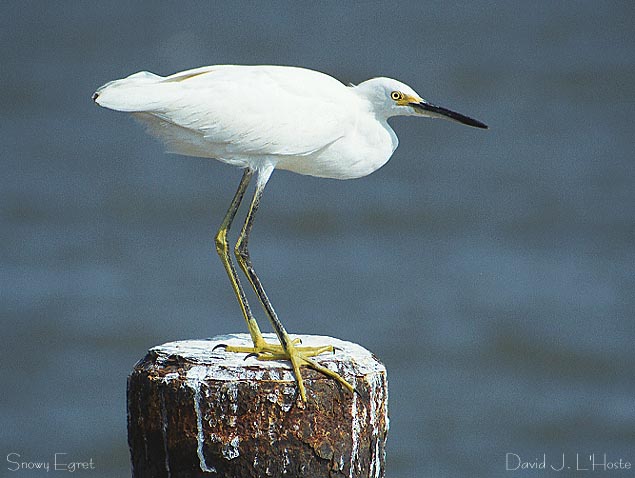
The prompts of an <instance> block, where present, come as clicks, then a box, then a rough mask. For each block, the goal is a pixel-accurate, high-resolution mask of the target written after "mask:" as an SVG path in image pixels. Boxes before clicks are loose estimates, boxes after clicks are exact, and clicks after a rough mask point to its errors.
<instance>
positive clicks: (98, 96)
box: [93, 71, 165, 113]
mask: <svg viewBox="0 0 635 478" xmlns="http://www.w3.org/2000/svg"><path fill="white" fill-rule="evenodd" d="M163 79H164V78H163V77H162V76H159V75H155V74H154V73H150V72H149V71H140V72H139V73H135V74H134V75H130V76H128V77H127V78H122V79H121V80H114V81H111V82H108V83H106V84H105V85H103V86H102V87H100V88H99V89H98V90H97V91H96V92H95V94H94V95H93V100H94V101H95V103H97V104H98V105H99V106H103V107H105V108H109V109H111V110H116V111H125V112H134V113H138V112H147V111H153V110H155V109H156V108H157V107H160V102H159V101H157V99H156V98H157V95H156V94H155V91H154V89H153V88H151V87H150V86H152V85H159V84H160V82H161V81H162V80H163ZM164 101H165V95H161V103H163V102H164Z"/></svg>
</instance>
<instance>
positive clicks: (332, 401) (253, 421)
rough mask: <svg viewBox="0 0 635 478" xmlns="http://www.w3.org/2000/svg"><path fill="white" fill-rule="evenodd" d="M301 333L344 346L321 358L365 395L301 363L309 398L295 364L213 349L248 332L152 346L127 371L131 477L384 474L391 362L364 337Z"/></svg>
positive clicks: (313, 341)
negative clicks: (360, 341) (300, 388)
mask: <svg viewBox="0 0 635 478" xmlns="http://www.w3.org/2000/svg"><path fill="white" fill-rule="evenodd" d="M266 335H267V334H266ZM266 338H267V339H268V340H269V341H274V340H275V338H274V337H272V336H268V337H266ZM300 338H301V339H302V342H303V345H324V344H327V343H330V344H333V345H334V346H335V347H337V351H336V353H335V354H322V355H320V356H319V357H317V360H318V361H319V362H320V363H321V364H322V365H324V366H326V367H329V368H331V369H333V370H335V371H337V372H338V373H339V374H340V375H341V376H342V377H344V378H345V379H347V380H349V381H350V383H353V384H354V385H355V388H356V391H357V393H351V392H349V391H348V390H346V389H345V388H343V387H342V386H341V385H340V384H339V383H337V382H336V381H334V380H333V379H330V378H328V377H325V376H323V375H322V374H320V373H318V372H316V371H314V370H311V369H308V368H306V367H303V368H302V375H303V377H304V379H305V385H306V387H307V402H306V403H304V402H302V401H301V400H300V397H299V394H298V392H297V387H296V384H295V380H294V376H293V373H292V370H291V367H290V365H289V364H288V363H287V362H285V361H266V362H265V361H258V360H257V359H255V358H247V360H245V355H244V354H233V353H227V352H224V351H223V350H221V349H219V350H216V351H214V352H212V349H213V348H214V347H215V346H216V345H218V344H221V343H224V344H235V345H239V344H241V345H248V344H249V343H250V339H249V336H248V335H247V334H237V335H228V336H220V337H215V338H213V339H210V340H190V341H182V342H171V343H167V344H164V345H161V346H158V347H154V348H152V349H151V350H150V351H149V352H148V354H147V355H146V357H145V358H144V359H142V360H141V361H140V362H139V363H137V364H136V366H135V368H134V370H133V371H132V373H131V375H130V377H129V379H128V441H129V445H130V452H131V458H132V467H133V477H134V478H146V477H152V478H159V477H175V478H176V477H179V478H188V477H208V478H209V477H235V478H248V477H249V478H251V477H269V476H272V477H299V476H302V477H306V478H311V477H320V478H324V477H349V478H352V477H355V478H360V477H373V478H376V477H377V478H378V477H383V476H384V464H385V443H386V434H387V432H388V416H387V400H388V393H387V382H386V370H385V368H384V366H383V365H382V364H381V363H380V362H379V361H378V360H377V359H376V358H375V357H374V356H373V355H372V354H371V353H370V352H368V351H367V350H365V349H364V348H362V347H360V346H359V345H356V344H353V343H350V342H344V341H340V340H337V339H333V338H331V337H318V336H300Z"/></svg>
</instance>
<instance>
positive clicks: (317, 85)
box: [96, 65, 356, 159]
mask: <svg viewBox="0 0 635 478" xmlns="http://www.w3.org/2000/svg"><path fill="white" fill-rule="evenodd" d="M96 101H97V102H98V103H99V104H101V105H102V106H106V107H108V108H112V109H117V110H120V111H129V112H134V113H138V114H137V115H136V116H138V117H139V118H140V119H141V120H142V121H145V122H147V123H149V124H150V126H151V131H152V132H153V133H154V134H156V135H157V136H159V137H161V138H163V139H164V140H165V141H166V142H167V143H168V144H169V146H170V148H171V149H172V150H173V151H175V152H181V153H183V154H192V155H196V156H214V157H218V158H219V159H222V158H223V157H225V158H232V157H244V156H280V155H284V156H301V155H308V154H311V153H313V152H315V151H319V150H320V149H322V148H325V147H327V146H328V145H329V144H331V143H333V142H335V141H337V139H339V138H340V137H342V136H343V135H345V134H346V132H347V129H348V128H351V127H354V123H355V121H354V113H353V111H355V108H351V101H356V97H355V96H354V95H352V94H351V92H350V90H349V88H347V87H345V86H344V85H342V84H341V83H340V82H338V81H337V80H335V79H334V78H332V77H330V76H328V75H324V74H322V73H318V72H314V71H310V70H305V69H300V68H292V67H274V66H260V67H249V66H227V65H223V66H216V67H214V66H212V67H204V68H198V69H195V70H188V71H185V72H182V73H177V74H176V75H172V76H168V77H165V78H164V77H158V76H156V75H153V74H151V73H147V72H142V73H137V74H135V75H132V76H131V77H128V78H124V79H123V80H117V81H115V82H111V83H109V84H107V85H104V87H102V88H101V89H100V90H98V91H97V99H96Z"/></svg>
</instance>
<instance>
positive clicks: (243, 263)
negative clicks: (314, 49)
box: [93, 65, 486, 400]
mask: <svg viewBox="0 0 635 478" xmlns="http://www.w3.org/2000/svg"><path fill="white" fill-rule="evenodd" d="M93 99H94V100H95V102H96V103H97V104H99V105H101V106H104V107H106V108H110V109H113V110H117V111H124V112H128V113H132V114H133V115H134V116H135V117H136V118H137V119H138V120H140V121H141V122H142V123H145V124H146V125H147V126H148V129H149V131H150V132H151V133H152V134H154V135H155V136H157V137H159V138H161V139H162V140H163V141H164V142H165V143H166V145H167V147H168V149H169V150H170V151H172V152H174V153H179V154H184V155H189V156H201V157H205V158H215V159H218V160H220V161H223V162H226V163H229V164H232V165H235V166H239V167H241V168H244V170H245V171H244V173H243V179H242V180H241V182H240V185H239V188H238V191H237V193H236V195H235V197H234V200H233V201H232V204H231V206H230V208H229V210H228V211H227V214H226V215H225V219H224V220H223V223H222V225H221V228H220V230H219V231H218V233H217V235H216V248H217V251H218V253H219V255H220V257H221V260H222V261H223V265H224V266H225V269H226V271H227V274H228V276H229V279H230V281H231V283H232V287H233V289H234V292H235V294H236V297H237V299H238V301H239V303H240V305H241V310H242V313H243V316H244V318H245V320H246V321H247V325H248V328H249V332H250V334H251V337H252V339H253V342H254V347H253V348H252V347H249V348H244V347H233V346H231V347H230V346H227V347H226V349H227V350H228V351H231V352H244V353H250V354H255V355H256V356H257V357H258V358H260V359H264V360H270V359H278V358H282V357H286V358H288V359H289V360H290V361H291V363H292V365H293V368H294V371H295V375H296V378H297V380H298V387H299V390H300V394H301V396H302V399H304V400H306V393H305V389H304V386H303V383H302V376H301V374H300V371H299V367H300V366H301V365H308V366H310V367H312V368H314V369H316V370H319V371H320V372H322V373H324V374H326V375H328V376H330V377H333V378H335V379H337V380H338V381H339V382H340V383H341V384H342V385H344V386H345V387H347V388H349V389H351V390H352V386H351V385H350V384H349V383H347V382H346V381H345V380H344V379H343V378H341V377H340V376H339V375H338V374H337V373H335V372H333V371H331V370H329V369H327V368H325V367H323V366H321V365H320V364H318V363H317V362H315V361H314V360H312V359H311V357H313V356H315V355H318V354H320V353H322V352H324V351H333V348H332V347H331V346H325V347H300V346H298V345H296V343H295V342H294V341H292V340H291V339H290V338H289V336H288V334H287V332H286V330H285V329H284V327H283V326H282V323H281V322H280V320H279V319H278V317H277V315H276V313H275V311H274V309H273V306H272V305H271V303H270V302H269V299H268V298H267V295H266V294H265V291H264V288H263V287H262V284H261V283H260V280H259V279H258V277H257V276H256V273H255V271H254V269H253V266H252V265H251V259H250V258H249V252H248V250H247V242H248V238H249V232H250V230H251V225H252V222H253V216H254V214H255V212H256V210H257V208H258V205H259V202H260V198H261V195H262V192H263V190H264V187H265V185H266V183H267V181H268V179H269V177H270V175H271V173H272V171H273V170H274V169H275V168H279V169H286V170H289V171H294V172H296V173H300V174H306V175H311V176H319V177H326V178H336V179H351V178H358V177H362V176H365V175H367V174H370V173H372V172H373V171H375V170H377V169H378V168H380V167H381V166H383V165H384V164H385V163H386V162H387V161H388V160H389V159H390V157H391V156H392V153H393V152H394V151H395V148H396V147H397V144H398V140H397V135H395V132H394V131H393V130H392V128H391V127H390V126H389V125H388V122H387V120H388V119H389V118H390V117H392V116H397V115H403V116H414V115H419V116H430V117H441V118H445V119H451V120H454V121H458V122H460V123H464V124H467V125H470V126H475V127H479V128H486V126H485V125H484V124H483V123H481V122H479V121H476V120H474V119H472V118H469V117H467V116H464V115H461V114H459V113H456V112H454V111H451V110H448V109H445V108H441V107H438V106H434V105H432V104H430V103H428V102H426V101H425V100H423V99H422V98H421V97H420V96H419V95H418V94H417V93H416V92H415V91H414V90H413V89H412V88H410V87H409V86H407V85H405V84H403V83H401V82H399V81H397V80H393V79H390V78H373V79H371V80H367V81H365V82H363V83H360V84H359V85H357V86H345V85H343V84H342V83H340V82H339V81H338V80H336V79H334V78H332V77H330V76H328V75H325V74H323V73H319V72H317V71H312V70H307V69H303V68H295V67H285V66H236V65H218V66H207V67H202V68H196V69H193V70H188V71H184V72H181V73H176V74H174V75H171V76H167V77H162V76H158V75H155V74H153V73H149V72H146V71H142V72H140V73H135V74H134V75H131V76H129V77H127V78H123V79H121V80H115V81H111V82H110V83H106V84H105V85H104V86H102V87H101V88H99V89H98V90H97V91H96V92H95V94H94V96H93ZM254 173H257V184H256V191H255V193H254V197H253V199H252V202H251V205H250V208H249V212H248V213H247V218H246V220H245V223H244V225H243V228H242V231H241V233H240V236H239V239H238V243H237V244H236V247H235V252H236V258H237V260H238V263H239V265H240V267H241V269H242V271H243V272H244V273H245V275H246V276H247V279H248V280H249V282H250V284H251V285H252V287H253V288H254V291H255V293H256V295H257V296H258V299H259V300H260V302H261V303H262V305H263V307H264V309H265V312H266V313H267V316H268V318H269V320H270V321H271V323H272V325H273V328H274V330H275V331H276V334H277V336H278V338H279V340H280V344H279V345H277V344H269V343H266V342H265V341H264V339H263V337H262V334H261V333H260V330H259V327H258V325H257V323H256V320H255V318H254V316H253V314H252V312H251V309H250V307H249V304H248V302H247V298H246V296H245V293H244V290H243V288H242V285H241V284H240V280H239V278H238V275H237V273H236V269H235V267H234V266H233V263H232V261H231V258H230V253H229V247H228V244H227V232H228V230H229V228H230V227H231V224H232V222H233V220H234V216H235V214H236V212H237V210H238V207H239V205H240V202H241V201H242V198H243V195H244V194H245V191H246V189H247V187H248V185H249V182H250V180H251V178H252V176H253V174H254Z"/></svg>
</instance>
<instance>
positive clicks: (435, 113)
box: [355, 78, 487, 129]
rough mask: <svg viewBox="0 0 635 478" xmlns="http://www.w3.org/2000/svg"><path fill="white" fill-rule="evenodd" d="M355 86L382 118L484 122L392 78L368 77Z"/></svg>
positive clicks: (479, 123) (474, 123)
mask: <svg viewBox="0 0 635 478" xmlns="http://www.w3.org/2000/svg"><path fill="white" fill-rule="evenodd" d="M355 90H356V91H357V92H358V93H359V94H360V95H361V96H363V97H364V98H366V99H367V100H368V101H369V102H370V103H371V105H372V106H373V108H374V109H375V111H376V112H377V113H378V114H380V115H382V116H384V117H385V118H390V117H392V116H428V117H430V118H442V119H448V120H452V121H456V122H458V123H463V124H466V125H468V126H474V127H475V128H485V129H486V128H487V125H485V124H484V123H481V122H480V121H478V120H475V119H473V118H470V117H469V116H465V115H462V114H461V113H457V112H456V111H452V110H449V109H447V108H443V107H441V106H435V105H433V104H431V103H429V102H427V101H426V100H424V99H423V98H421V96H419V95H418V94H417V92H416V91H415V90H413V89H412V88H410V87H409V86H408V85H406V84H405V83H402V82H400V81H397V80H393V79H392V78H372V79H370V80H366V81H364V82H363V83H360V84H359V85H357V86H356V87H355Z"/></svg>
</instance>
